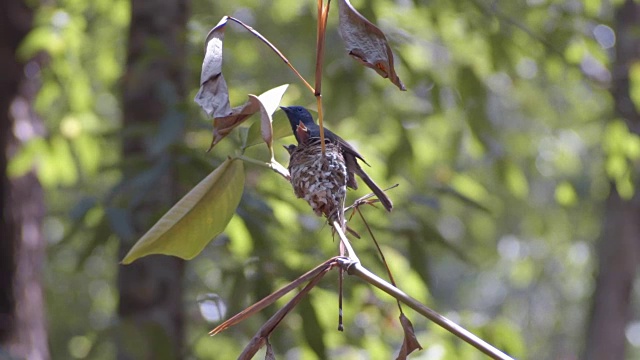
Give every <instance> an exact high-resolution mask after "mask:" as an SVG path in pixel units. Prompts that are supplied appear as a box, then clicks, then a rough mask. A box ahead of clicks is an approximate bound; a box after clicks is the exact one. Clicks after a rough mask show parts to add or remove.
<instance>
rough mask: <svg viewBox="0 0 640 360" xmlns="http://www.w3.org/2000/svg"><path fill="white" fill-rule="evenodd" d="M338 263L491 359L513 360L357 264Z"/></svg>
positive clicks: (350, 273)
mask: <svg viewBox="0 0 640 360" xmlns="http://www.w3.org/2000/svg"><path fill="white" fill-rule="evenodd" d="M338 262H339V263H340V266H341V267H344V269H345V270H346V271H347V273H348V274H349V275H355V276H357V277H359V278H361V279H363V280H364V281H366V282H368V283H369V284H371V285H373V286H375V287H377V288H378V289H380V290H382V291H384V292H386V293H387V294H389V295H391V296H393V297H394V298H395V299H397V300H398V301H400V302H402V303H404V304H406V305H407V306H409V307H410V308H412V309H413V310H415V311H417V312H418V313H420V314H421V315H423V316H424V317H426V318H427V319H429V320H431V321H433V322H434V323H436V324H438V325H440V326H441V327H442V328H444V329H446V330H447V331H449V332H450V333H452V334H453V335H455V336H457V337H458V338H460V339H462V340H463V341H465V342H467V343H468V344H470V345H472V346H473V347H475V348H476V349H478V350H480V351H482V352H483V353H485V354H486V355H488V356H490V357H491V358H493V359H499V360H513V358H511V357H510V356H508V355H507V354H505V353H503V352H502V351H500V350H498V349H496V348H495V347H493V346H492V345H490V344H489V343H487V342H485V341H484V340H482V339H480V338H479V337H477V336H476V335H474V334H473V333H471V332H470V331H468V330H466V329H464V328H463V327H461V326H460V325H458V324H456V323H454V322H453V321H451V320H449V319H447V318H446V317H444V316H442V315H440V314H438V313H437V312H435V311H433V310H432V309H430V308H428V307H426V306H425V305H423V304H422V303H420V302H419V301H418V300H416V299H414V298H412V297H411V296H409V295H407V294H405V293H404V292H402V291H401V290H400V289H398V288H397V287H395V286H393V285H391V284H389V283H388V282H386V281H385V280H383V279H381V278H379V277H378V276H377V275H375V274H373V273H372V272H370V271H369V270H367V269H366V268H364V267H363V266H362V265H361V264H360V263H359V262H355V261H352V260H346V259H344V258H338Z"/></svg>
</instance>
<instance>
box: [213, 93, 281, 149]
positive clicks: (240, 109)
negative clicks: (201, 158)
mask: <svg viewBox="0 0 640 360" xmlns="http://www.w3.org/2000/svg"><path fill="white" fill-rule="evenodd" d="M288 86H289V84H285V85H280V86H278V87H275V88H273V89H270V90H267V91H265V92H264V93H262V94H260V96H255V95H251V94H250V95H249V99H248V100H247V102H246V103H244V104H242V105H240V106H236V107H234V108H233V109H230V113H229V114H228V115H227V116H221V117H215V119H213V140H212V141H211V146H210V147H209V150H211V148H213V147H214V146H215V145H216V144H217V143H219V142H220V140H222V138H224V137H225V136H227V135H229V133H230V132H231V130H233V129H234V128H236V127H237V126H238V125H240V124H241V123H242V122H243V121H245V120H246V119H247V118H249V117H250V116H251V115H253V114H255V113H257V112H260V114H261V132H262V137H263V139H264V141H265V142H266V143H267V146H269V148H271V142H272V140H273V130H272V126H271V123H272V115H273V113H274V112H275V111H276V109H277V108H278V105H279V104H280V100H281V99H282V95H284V92H285V91H286V90H287V87H288Z"/></svg>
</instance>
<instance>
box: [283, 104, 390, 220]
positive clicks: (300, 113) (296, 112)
mask: <svg viewBox="0 0 640 360" xmlns="http://www.w3.org/2000/svg"><path fill="white" fill-rule="evenodd" d="M280 108H281V109H282V110H283V111H284V113H285V114H286V115H287V118H288V119H289V123H290V124H291V130H292V131H293V135H294V136H295V137H296V140H297V142H298V145H300V144H305V143H306V142H308V141H309V140H313V139H315V140H317V139H320V126H318V124H316V123H315V121H314V120H313V117H312V116H311V113H310V112H309V110H307V109H306V108H304V107H302V106H289V107H287V106H281V107H280ZM324 137H325V141H329V142H331V143H333V144H336V145H339V146H340V149H341V153H342V156H343V157H344V160H345V164H346V166H347V174H348V178H347V187H349V188H352V189H354V190H355V189H357V188H358V183H357V181H356V178H355V176H354V174H357V175H358V176H359V177H360V178H361V179H362V180H363V181H364V183H365V184H367V186H368V187H369V189H371V191H373V193H374V194H375V195H376V196H377V197H378V200H380V203H382V206H384V208H385V209H386V210H387V211H391V209H392V208H393V202H392V201H391V199H389V197H388V196H387V194H385V192H384V191H383V190H382V189H381V188H380V187H379V186H378V185H377V184H376V183H375V182H374V181H373V179H371V178H370V177H369V175H367V173H366V172H364V170H363V169H362V167H361V166H360V164H359V163H358V160H360V161H362V162H363V163H365V164H367V165H368V166H370V165H369V164H368V163H367V162H366V161H365V159H364V158H363V157H362V155H360V153H358V151H356V149H354V147H353V146H351V145H350V144H349V143H348V142H346V141H345V140H344V139H342V138H341V137H340V136H338V135H336V134H335V133H334V132H333V131H331V130H329V129H327V128H326V127H325V128H324Z"/></svg>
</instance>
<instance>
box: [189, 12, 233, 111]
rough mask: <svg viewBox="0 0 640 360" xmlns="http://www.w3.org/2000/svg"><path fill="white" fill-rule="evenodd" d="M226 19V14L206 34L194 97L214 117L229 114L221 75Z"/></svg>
mask: <svg viewBox="0 0 640 360" xmlns="http://www.w3.org/2000/svg"><path fill="white" fill-rule="evenodd" d="M227 20H228V17H227V16H225V17H223V18H222V19H221V20H220V22H218V25H216V26H214V27H213V29H211V31H209V34H207V38H206V40H205V52H204V60H203V61H202V71H201V72H200V90H199V91H198V94H196V97H195V99H194V101H195V102H196V103H198V105H200V107H201V108H202V109H203V110H204V111H206V113H207V114H208V115H209V116H212V117H214V118H217V117H224V116H228V115H230V114H231V105H229V89H228V88H227V83H226V81H225V80H224V76H222V41H223V40H224V29H225V25H227Z"/></svg>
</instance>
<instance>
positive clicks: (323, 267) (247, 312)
mask: <svg viewBox="0 0 640 360" xmlns="http://www.w3.org/2000/svg"><path fill="white" fill-rule="evenodd" d="M335 261H336V258H335V257H334V258H331V259H329V260H327V261H325V262H323V263H322V264H320V265H318V266H316V267H315V268H314V269H312V270H310V271H308V272H307V273H306V274H304V275H302V276H300V277H299V278H297V279H296V280H294V281H293V282H291V283H289V284H287V285H285V286H284V287H282V288H280V289H279V290H277V291H276V292H274V293H272V294H271V295H269V296H267V297H265V298H263V299H262V300H260V301H258V302H257V303H255V304H253V305H251V306H249V307H248V308H246V309H244V310H243V311H241V312H239V313H237V314H236V315H234V316H233V317H231V318H230V319H228V320H227V321H225V322H223V323H222V324H220V325H218V326H217V327H216V328H215V329H213V330H211V331H210V332H209V335H216V334H218V333H220V332H222V331H224V330H225V329H227V328H229V327H231V326H233V325H235V324H237V323H239V322H241V321H243V320H244V319H246V318H248V317H249V316H251V315H253V314H255V313H257V312H259V311H260V310H262V309H264V308H266V307H267V306H269V305H271V304H273V303H274V302H275V301H276V300H278V299H280V298H281V297H283V296H284V295H285V294H287V293H289V292H290V291H292V290H293V289H295V288H297V287H298V286H300V285H301V284H302V283H304V282H305V281H309V280H310V279H313V278H314V277H315V276H317V275H318V274H320V273H322V272H324V271H327V269H331V268H332V267H333V266H334V264H335Z"/></svg>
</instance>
